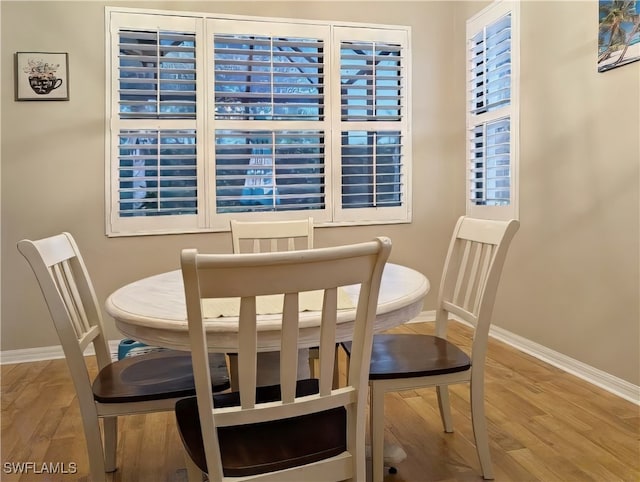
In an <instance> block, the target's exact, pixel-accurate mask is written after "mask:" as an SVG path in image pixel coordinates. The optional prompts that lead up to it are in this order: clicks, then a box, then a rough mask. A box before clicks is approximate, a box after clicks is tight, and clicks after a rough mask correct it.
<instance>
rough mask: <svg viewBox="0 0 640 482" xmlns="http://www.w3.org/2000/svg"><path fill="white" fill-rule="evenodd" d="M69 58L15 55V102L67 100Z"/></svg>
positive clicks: (55, 54)
mask: <svg viewBox="0 0 640 482" xmlns="http://www.w3.org/2000/svg"><path fill="white" fill-rule="evenodd" d="M68 60H69V56H68V54H67V53H64V52H16V100H69V62H68Z"/></svg>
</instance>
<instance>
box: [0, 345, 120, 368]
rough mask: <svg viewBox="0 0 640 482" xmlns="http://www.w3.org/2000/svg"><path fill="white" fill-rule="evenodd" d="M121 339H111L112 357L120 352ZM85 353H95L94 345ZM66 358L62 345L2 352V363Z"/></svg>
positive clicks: (0, 361) (0, 356) (0, 360)
mask: <svg viewBox="0 0 640 482" xmlns="http://www.w3.org/2000/svg"><path fill="white" fill-rule="evenodd" d="M119 343H120V340H109V351H110V352H111V356H112V358H114V359H115V358H116V357H117V354H118V344H119ZM85 355H95V352H94V350H93V345H90V346H89V347H87V351H86V352H85ZM59 358H64V352H63V351H62V346H61V345H54V346H42V347H38V348H23V349H20V350H4V351H2V352H0V365H11V364H13V363H29V362H36V361H44V360H57V359H59Z"/></svg>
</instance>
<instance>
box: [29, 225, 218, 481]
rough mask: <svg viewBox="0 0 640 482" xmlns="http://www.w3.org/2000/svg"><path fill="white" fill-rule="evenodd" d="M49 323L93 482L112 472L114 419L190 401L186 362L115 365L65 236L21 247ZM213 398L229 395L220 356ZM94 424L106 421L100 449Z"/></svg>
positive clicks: (186, 358) (84, 274)
mask: <svg viewBox="0 0 640 482" xmlns="http://www.w3.org/2000/svg"><path fill="white" fill-rule="evenodd" d="M18 249H19V251H20V253H22V255H23V256H24V257H25V258H26V259H27V261H28V262H29V264H30V266H31V268H32V270H33V272H34V274H35V275H36V278H37V280H38V283H39V285H40V289H41V291H42V294H43V295H44V298H45V301H46V303H47V306H48V308H49V313H50V314H51V318H52V319H53V323H54V325H55V328H56V331H57V332H58V337H59V338H60V343H61V345H62V349H63V351H64V354H65V358H66V360H67V365H68V367H69V371H70V372H71V377H72V379H73V383H74V386H75V389H76V393H77V396H78V402H79V404H80V413H81V416H82V424H83V428H84V434H85V439H86V443H87V451H88V455H89V465H90V467H89V471H90V475H91V480H92V481H93V482H100V481H106V475H105V472H113V471H114V470H116V448H117V434H118V428H117V417H118V416H120V415H130V414H137V413H148V412H158V411H168V410H173V409H174V407H175V403H176V401H178V400H179V399H180V398H183V397H188V396H192V395H194V394H195V384H194V383H195V382H194V377H193V370H192V361H191V355H190V354H189V353H188V352H179V351H173V350H166V351H158V352H151V353H147V354H144V355H138V356H133V357H127V358H124V359H122V360H119V361H114V362H112V360H111V354H110V352H109V345H108V341H107V339H106V337H105V335H104V330H103V324H102V315H101V310H100V307H99V306H98V302H97V298H96V295H95V291H94V289H93V285H92V282H91V279H90V277H89V273H88V271H87V269H86V266H85V264H84V261H83V259H82V256H81V254H80V251H79V249H78V246H77V244H76V242H75V240H74V239H73V237H72V236H71V235H70V234H69V233H62V234H59V235H56V236H52V237H49V238H44V239H40V240H37V241H30V240H27V239H24V240H22V241H20V242H18ZM89 345H93V348H94V350H95V355H96V360H97V364H98V370H99V372H98V374H97V375H96V377H95V378H94V379H93V381H92V380H91V374H90V369H89V367H88V366H87V363H86V358H85V356H84V352H85V350H86V348H87V347H88V346H89ZM209 362H210V373H211V377H210V381H211V385H212V390H213V391H216V392H217V391H221V390H226V389H228V388H229V375H228V372H227V366H226V360H225V358H224V355H220V354H212V355H211V356H210V358H209ZM99 419H102V421H103V431H104V444H103V440H102V437H101V433H100V423H99Z"/></svg>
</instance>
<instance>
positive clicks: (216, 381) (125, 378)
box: [93, 350, 230, 403]
mask: <svg viewBox="0 0 640 482" xmlns="http://www.w3.org/2000/svg"><path fill="white" fill-rule="evenodd" d="M209 363H210V366H211V384H212V387H213V390H214V391H216V392H218V391H222V390H226V389H228V388H229V387H230V384H229V373H228V370H227V363H226V359H225V357H224V354H222V353H211V354H210V355H209ZM195 393H196V391H195V382H194V379H193V369H192V365H191V353H189V352H184V351H176V350H165V351H158V352H151V353H147V354H144V355H138V356H134V357H128V358H123V359H122V360H118V361H115V362H113V363H112V364H111V365H109V366H107V367H105V368H103V369H102V370H100V373H98V376H97V377H96V379H95V380H94V382H93V396H94V398H95V399H96V400H97V401H98V402H102V403H125V402H142V401H147V400H161V399H167V398H175V397H189V396H193V395H195Z"/></svg>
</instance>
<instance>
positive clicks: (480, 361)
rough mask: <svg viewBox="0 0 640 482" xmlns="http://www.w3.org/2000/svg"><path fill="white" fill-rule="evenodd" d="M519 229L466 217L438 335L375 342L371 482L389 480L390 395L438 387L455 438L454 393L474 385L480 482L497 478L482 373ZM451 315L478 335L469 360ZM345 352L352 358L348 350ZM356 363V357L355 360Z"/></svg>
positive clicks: (456, 238) (453, 250)
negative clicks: (451, 334)
mask: <svg viewBox="0 0 640 482" xmlns="http://www.w3.org/2000/svg"><path fill="white" fill-rule="evenodd" d="M518 227H519V223H518V221H515V220H512V221H505V222H503V221H487V220H480V219H472V218H468V217H461V218H460V219H459V220H458V223H457V224H456V227H455V230H454V232H453V237H452V239H451V243H450V245H449V251H448V253H447V257H446V260H445V265H444V271H443V274H442V279H441V282H440V291H439V294H438V305H437V311H436V335H435V336H430V335H418V334H415V335H414V334H377V335H375V336H374V341H373V349H372V355H371V367H370V373H369V385H370V387H371V402H370V403H371V408H370V410H371V411H370V423H371V434H372V461H373V470H372V473H373V482H382V479H383V475H384V467H383V456H382V454H383V450H384V394H385V392H389V391H400V390H414V389H416V388H422V387H429V386H435V387H436V389H437V393H438V405H439V408H440V415H441V417H442V423H443V425H444V430H445V432H453V424H452V420H451V409H450V406H449V391H448V385H451V384H454V383H469V384H470V390H471V420H472V423H473V433H474V438H475V443H476V449H477V452H478V457H479V459H480V466H481V469H482V476H483V477H484V478H485V479H492V478H493V470H492V467H491V454H490V453H489V439H488V436H487V426H486V421H485V416H484V366H485V357H486V353H487V339H488V336H489V326H490V324H491V314H492V311H493V305H494V301H495V297H496V291H497V289H498V282H499V280H500V276H501V273H502V266H503V264H504V260H505V257H506V254H507V250H508V248H509V244H510V243H511V240H512V238H513V236H514V234H515V233H516V231H517V230H518ZM451 315H453V316H455V317H457V318H459V319H462V320H464V321H465V322H467V323H469V324H471V325H472V326H473V327H474V328H475V329H474V336H473V345H472V350H471V355H470V356H469V355H467V354H466V353H465V352H464V351H462V350H461V349H460V348H458V347H457V346H456V345H454V344H453V343H451V342H449V341H447V339H446V337H447V321H448V320H449V317H450V316H451ZM343 347H344V348H345V350H346V351H347V353H348V354H349V353H350V351H351V348H350V345H349V344H348V343H344V344H343ZM351 360H353V357H351Z"/></svg>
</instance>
